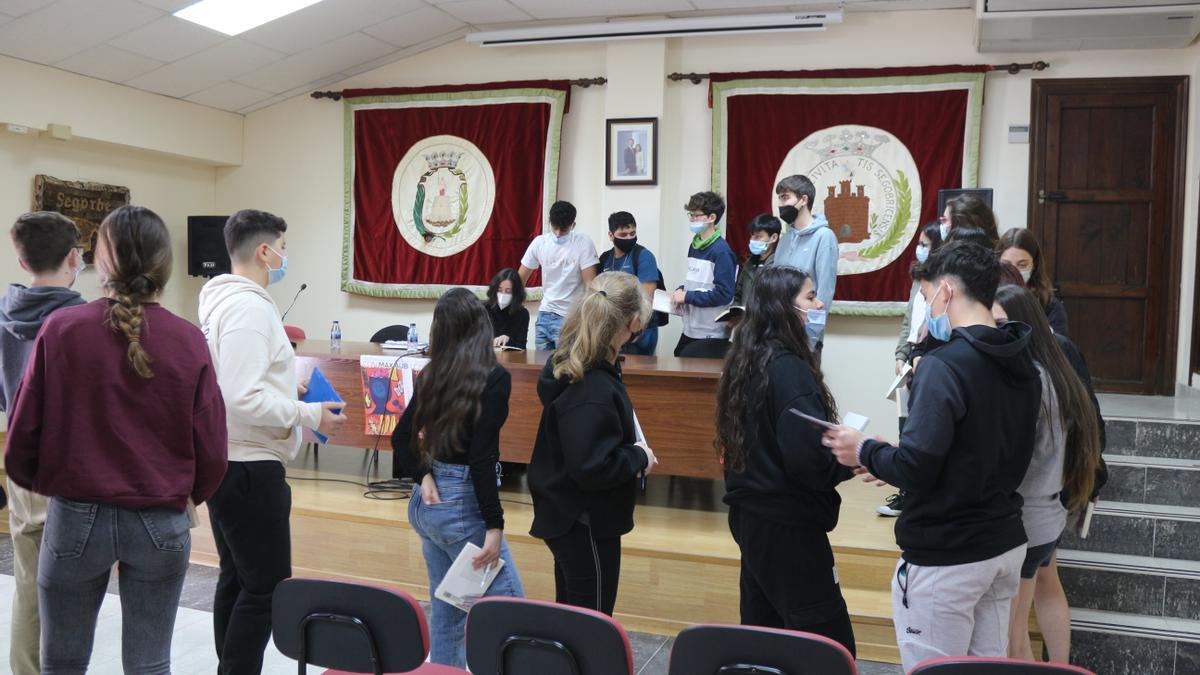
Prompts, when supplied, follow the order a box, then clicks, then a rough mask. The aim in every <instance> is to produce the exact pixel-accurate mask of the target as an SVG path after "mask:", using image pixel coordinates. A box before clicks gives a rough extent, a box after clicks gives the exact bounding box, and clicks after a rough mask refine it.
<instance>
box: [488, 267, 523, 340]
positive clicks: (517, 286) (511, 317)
mask: <svg viewBox="0 0 1200 675" xmlns="http://www.w3.org/2000/svg"><path fill="white" fill-rule="evenodd" d="M486 307H487V311H488V317H490V318H491V320H492V346H493V347H516V348H517V349H525V345H526V344H527V343H528V341H529V310H527V309H525V284H524V283H522V282H521V275H519V274H517V271H516V270H514V269H513V268H511V267H506V268H504V269H502V270H500V271H499V272H497V273H496V276H494V277H492V283H491V284H489V285H488V290H487V305H486Z"/></svg>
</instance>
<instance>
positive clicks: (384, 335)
mask: <svg viewBox="0 0 1200 675" xmlns="http://www.w3.org/2000/svg"><path fill="white" fill-rule="evenodd" d="M407 339H408V326H401V325H400V324H393V325H391V326H384V327H383V328H380V329H379V330H377V331H375V334H374V335H372V336H371V342H374V343H376V344H383V343H384V342H387V341H388V340H398V341H400V342H404V341H405V340H407Z"/></svg>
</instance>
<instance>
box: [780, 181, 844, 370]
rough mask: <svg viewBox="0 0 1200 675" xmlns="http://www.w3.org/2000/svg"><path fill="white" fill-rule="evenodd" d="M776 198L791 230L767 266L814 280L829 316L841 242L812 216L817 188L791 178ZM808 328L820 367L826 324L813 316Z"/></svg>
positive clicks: (821, 217)
mask: <svg viewBox="0 0 1200 675" xmlns="http://www.w3.org/2000/svg"><path fill="white" fill-rule="evenodd" d="M775 196H776V197H777V199H778V203H779V218H780V220H782V221H783V222H785V223H787V224H788V226H787V227H785V228H784V232H783V236H782V237H781V238H780V239H779V246H778V247H777V248H776V249H775V256H774V258H773V259H772V260H771V261H769V262H768V263H767V264H768V265H788V266H790V267H795V268H796V269H798V270H800V271H801V272H804V273H805V274H807V275H808V276H809V277H811V278H812V280H813V285H814V286H816V287H817V298H819V299H820V300H821V303H822V304H824V305H825V310H826V312H828V311H829V308H830V307H832V306H833V291H834V289H835V288H836V287H837V268H838V241H837V235H835V234H834V233H833V230H831V229H829V222H828V221H827V220H825V216H824V215H823V214H816V215H814V214H813V212H812V208H813V200H814V199H815V198H816V196H817V188H816V186H814V185H813V183H812V181H811V180H809V179H808V177H807V176H800V175H795V176H788V177H787V178H784V179H783V180H781V181H779V184H778V185H776V186H775ZM822 318H824V317H822ZM805 328H806V329H807V330H808V341H809V346H811V347H812V348H813V352H814V356H816V357H817V363H820V359H821V348H822V347H823V346H824V340H825V323H824V321H821V322H820V323H818V322H816V321H813V320H812V317H811V315H810V320H809V321H808V322H807V323H805Z"/></svg>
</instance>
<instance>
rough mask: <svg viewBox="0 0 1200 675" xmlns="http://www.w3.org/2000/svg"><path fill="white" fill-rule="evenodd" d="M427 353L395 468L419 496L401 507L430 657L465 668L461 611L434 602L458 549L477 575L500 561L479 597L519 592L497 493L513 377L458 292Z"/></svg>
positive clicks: (472, 300) (442, 309) (398, 439)
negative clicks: (426, 612) (423, 600)
mask: <svg viewBox="0 0 1200 675" xmlns="http://www.w3.org/2000/svg"><path fill="white" fill-rule="evenodd" d="M510 271H511V270H510ZM429 349H430V352H429V364H428V365H426V366H425V368H424V369H423V370H422V371H421V374H420V375H419V376H418V378H417V379H418V381H417V394H416V396H415V398H414V399H413V401H412V404H411V405H409V406H408V407H407V408H406V409H405V410H404V415H403V416H402V417H401V418H400V422H399V424H397V425H396V430H395V431H393V432H392V449H393V450H394V451H395V455H394V457H395V464H394V466H393V471H394V475H395V477H396V478H401V477H409V478H412V480H413V483H414V484H415V485H417V486H418V489H419V492H417V491H414V494H413V496H412V499H410V500H409V502H408V522H409V523H410V524H412V527H413V530H415V531H416V533H417V535H418V536H419V537H421V548H422V550H423V552H424V554H425V568H426V569H427V570H428V572H429V597H430V598H431V600H430V601H431V603H432V605H433V620H432V622H431V624H432V625H431V630H430V634H431V640H432V649H431V651H430V660H431V661H433V662H434V663H441V664H444V665H448V666H454V667H456V668H465V667H466V665H467V652H466V647H465V645H464V642H463V638H464V632H463V631H464V628H465V626H466V621H467V614H466V612H463V611H462V610H460V609H458V608H457V607H454V606H452V605H449V604H447V603H445V602H443V601H441V600H439V599H437V598H435V597H434V590H436V589H437V587H438V585H439V584H441V583H442V579H444V578H445V576H446V572H448V571H449V570H450V566H451V565H452V564H454V560H455V558H457V557H458V554H459V553H461V552H462V549H463V547H465V546H466V545H467V543H468V542H469V543H472V544H474V545H476V546H478V547H480V548H481V549H482V550H481V551H480V553H479V554H478V555H476V556H475V557H474V558H472V560H471V565H472V566H473V567H474V568H475V569H477V570H482V569H485V568H488V567H489V566H493V565H495V564H497V561H499V560H501V559H503V561H504V566H503V567H502V568H500V573H499V574H498V575H497V576H496V579H495V581H493V582H492V585H491V586H490V587H488V589H487V592H486V593H484V595H489V596H492V595H504V596H509V597H517V598H519V597H524V595H525V590H524V588H522V586H521V578H520V577H519V576H518V575H517V567H516V565H514V564H513V559H512V556H511V555H510V554H509V551H508V544H507V543H506V542H505V541H504V508H503V507H502V506H501V505H500V493H499V491H498V490H497V483H498V482H499V481H498V480H497V476H498V475H499V474H498V472H497V465H498V464H499V462H500V427H502V426H504V421H505V420H506V419H508V396H509V394H510V393H511V392H512V377H511V376H510V375H509V374H508V371H507V370H505V369H504V368H503V367H501V366H500V365H499V364H498V363H496V352H495V351H493V349H492V331H491V327H490V326H489V322H488V317H487V310H485V309H484V307H483V303H481V302H480V301H479V300H478V299H477V298H476V297H475V294H474V293H472V292H471V291H468V290H467V289H465V288H455V289H451V290H450V291H448V292H447V293H446V294H445V295H443V296H442V297H441V299H440V300H438V303H437V306H436V307H435V308H434V310H433V326H432V327H431V328H430V331H429Z"/></svg>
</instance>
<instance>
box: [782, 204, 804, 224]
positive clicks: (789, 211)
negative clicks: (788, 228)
mask: <svg viewBox="0 0 1200 675" xmlns="http://www.w3.org/2000/svg"><path fill="white" fill-rule="evenodd" d="M799 217H800V209H798V208H796V207H794V206H792V205H791V204H788V205H787V206H781V207H779V219H780V220H782V221H783V222H785V223H787V224H788V225H791V224H792V223H794V222H796V219H797V218H799Z"/></svg>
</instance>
